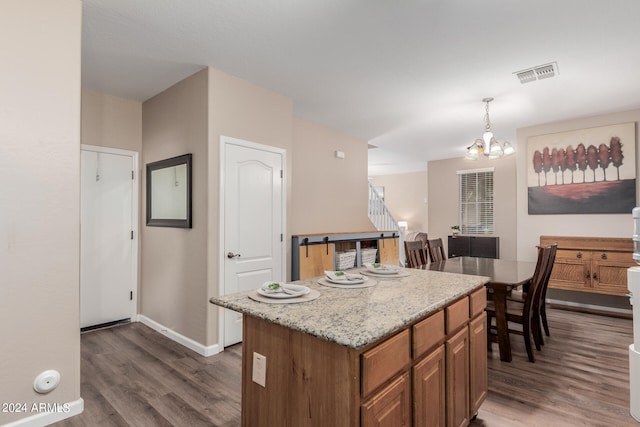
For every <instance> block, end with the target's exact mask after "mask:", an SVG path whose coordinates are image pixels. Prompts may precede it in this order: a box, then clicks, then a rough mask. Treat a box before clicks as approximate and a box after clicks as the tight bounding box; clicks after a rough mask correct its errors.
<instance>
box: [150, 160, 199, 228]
mask: <svg viewBox="0 0 640 427" xmlns="http://www.w3.org/2000/svg"><path fill="white" fill-rule="evenodd" d="M147 225H150V226H157V227H178V228H191V153H189V154H185V155H182V156H178V157H172V158H170V159H165V160H160V161H157V162H153V163H147Z"/></svg>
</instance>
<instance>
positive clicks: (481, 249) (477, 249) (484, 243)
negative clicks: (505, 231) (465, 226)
mask: <svg viewBox="0 0 640 427" xmlns="http://www.w3.org/2000/svg"><path fill="white" fill-rule="evenodd" d="M469 252H470V254H471V256H475V257H481V258H499V256H498V255H499V254H498V238H497V237H475V236H471V237H470V238H469Z"/></svg>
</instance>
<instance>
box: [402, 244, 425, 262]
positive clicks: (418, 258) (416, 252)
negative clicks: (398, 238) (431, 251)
mask: <svg viewBox="0 0 640 427" xmlns="http://www.w3.org/2000/svg"><path fill="white" fill-rule="evenodd" d="M404 253H405V256H406V260H407V267H409V268H420V267H422V266H423V265H427V253H426V252H425V249H424V243H423V242H422V240H405V241H404Z"/></svg>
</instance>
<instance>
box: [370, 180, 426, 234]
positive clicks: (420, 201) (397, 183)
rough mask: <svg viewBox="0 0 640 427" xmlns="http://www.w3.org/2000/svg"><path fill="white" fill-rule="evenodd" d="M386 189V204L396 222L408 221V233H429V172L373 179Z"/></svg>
mask: <svg viewBox="0 0 640 427" xmlns="http://www.w3.org/2000/svg"><path fill="white" fill-rule="evenodd" d="M371 183H372V184H373V185H374V186H376V187H377V186H382V187H384V203H385V205H387V208H388V209H389V211H390V212H391V215H393V217H394V218H395V219H396V221H407V231H423V232H428V225H429V224H428V209H427V206H428V205H427V203H426V200H427V172H426V171H424V172H411V173H402V174H394V175H383V176H376V177H373V178H371Z"/></svg>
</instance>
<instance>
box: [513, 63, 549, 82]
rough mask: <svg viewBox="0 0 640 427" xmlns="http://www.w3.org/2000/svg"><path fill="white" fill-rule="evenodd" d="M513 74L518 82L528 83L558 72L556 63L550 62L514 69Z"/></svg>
mask: <svg viewBox="0 0 640 427" xmlns="http://www.w3.org/2000/svg"><path fill="white" fill-rule="evenodd" d="M513 74H515V75H516V76H517V77H518V80H520V83H523V84H524V83H529V82H533V81H536V80H542V79H548V78H550V77H553V76H555V75H556V74H560V73H559V72H558V64H557V63H556V62H551V63H549V64H544V65H538V66H537V67H533V68H529V69H526V70H521V71H516V72H515V73H513Z"/></svg>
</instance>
